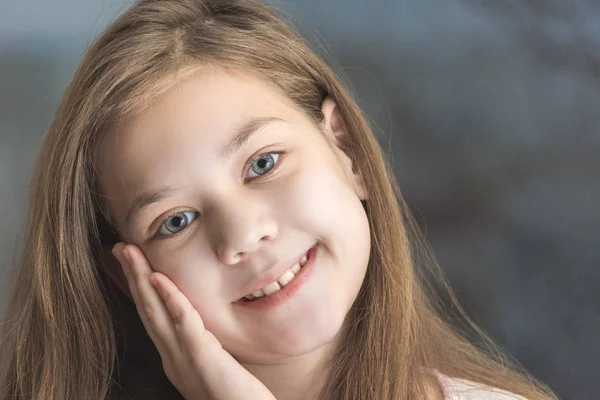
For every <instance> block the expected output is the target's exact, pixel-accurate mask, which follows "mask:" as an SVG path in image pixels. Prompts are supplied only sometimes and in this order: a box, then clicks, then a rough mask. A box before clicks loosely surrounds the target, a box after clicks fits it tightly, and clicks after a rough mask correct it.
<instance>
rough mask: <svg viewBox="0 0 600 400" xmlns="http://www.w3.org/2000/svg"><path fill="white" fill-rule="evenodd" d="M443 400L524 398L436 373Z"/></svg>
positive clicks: (516, 399)
mask: <svg viewBox="0 0 600 400" xmlns="http://www.w3.org/2000/svg"><path fill="white" fill-rule="evenodd" d="M437 375H438V377H439V380H440V382H441V384H442V389H443V390H444V399H445V400H526V399H525V398H524V397H522V396H518V395H516V394H514V393H510V392H507V391H504V390H500V389H496V388H493V387H490V386H485V385H483V384H480V383H475V382H471V381H468V380H465V379H458V378H452V377H449V376H446V375H443V374H440V373H439V372H438V373H437Z"/></svg>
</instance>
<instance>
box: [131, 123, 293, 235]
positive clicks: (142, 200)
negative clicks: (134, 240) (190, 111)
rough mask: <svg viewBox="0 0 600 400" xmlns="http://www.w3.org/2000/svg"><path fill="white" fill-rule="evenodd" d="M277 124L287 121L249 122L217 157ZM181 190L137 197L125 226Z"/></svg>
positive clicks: (231, 153)
mask: <svg viewBox="0 0 600 400" xmlns="http://www.w3.org/2000/svg"><path fill="white" fill-rule="evenodd" d="M276 122H285V120H283V119H281V118H277V117H259V118H252V119H250V120H248V121H247V122H246V123H244V125H242V126H241V127H240V128H238V129H237V130H236V134H235V135H234V137H233V138H232V139H231V140H230V141H229V142H227V144H225V146H223V147H222V148H221V149H220V150H219V151H218V152H217V157H218V158H219V159H227V158H229V157H231V156H232V155H233V154H235V153H236V152H237V151H239V150H240V149H241V148H242V147H244V145H245V144H246V143H248V141H249V140H250V138H251V137H252V135H253V134H255V133H257V132H258V131H260V130H262V129H263V128H266V127H267V126H269V125H271V124H273V123H276ZM179 190H180V189H179V188H173V187H164V188H161V189H156V190H152V191H150V192H146V193H142V194H140V195H138V196H136V198H135V199H134V200H133V202H132V203H131V206H130V207H129V210H128V211H127V215H126V217H125V225H126V226H128V225H129V224H130V223H131V221H132V220H133V219H134V218H136V217H137V216H138V214H139V213H140V211H142V210H143V209H144V208H146V207H148V206H150V205H152V204H156V203H159V202H161V201H163V200H164V199H165V198H167V197H169V196H170V195H171V194H173V193H175V192H177V191H179Z"/></svg>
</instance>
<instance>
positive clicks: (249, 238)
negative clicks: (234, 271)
mask: <svg viewBox="0 0 600 400" xmlns="http://www.w3.org/2000/svg"><path fill="white" fill-rule="evenodd" d="M268 208H269V207H268V206H266V204H265V203H264V202H263V203H261V202H253V201H252V200H251V199H249V198H245V199H244V202H242V203H241V205H240V201H239V200H238V201H232V202H229V203H227V204H225V205H223V204H222V205H221V207H219V211H218V212H215V214H214V215H215V217H216V218H215V221H214V225H213V227H212V228H213V229H214V232H213V234H214V235H215V237H217V238H218V239H217V240H218V241H217V245H216V252H217V255H218V257H219V259H220V260H221V262H222V263H223V264H225V265H235V264H237V263H239V262H242V261H245V260H246V259H247V258H248V257H249V256H250V255H251V254H252V253H254V252H256V251H258V250H259V249H261V248H262V247H264V246H265V245H267V244H268V243H269V242H272V241H273V240H275V238H276V237H277V225H276V223H275V221H274V220H273V218H272V217H271V215H270V213H269V212H268Z"/></svg>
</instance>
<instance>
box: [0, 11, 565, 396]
mask: <svg viewBox="0 0 600 400" xmlns="http://www.w3.org/2000/svg"><path fill="white" fill-rule="evenodd" d="M199 64H201V65H207V64H210V65H215V66H222V67H231V68H240V69H243V70H246V71H249V72H251V73H253V74H255V75H256V76H257V77H259V78H260V79H263V80H264V81H266V82H268V83H269V84H272V85H273V86H274V87H276V88H278V89H279V90H281V92H282V93H284V94H285V95H287V96H288V97H289V98H290V99H292V100H293V101H294V103H295V104H296V105H297V106H298V107H299V108H300V109H302V110H303V111H304V112H305V113H306V114H307V115H308V116H309V117H310V118H312V119H313V120H314V122H315V123H319V122H320V121H321V120H322V114H321V112H320V106H321V103H322V101H323V99H324V98H325V96H327V95H328V96H331V97H332V98H333V99H334V100H335V101H336V103H337V104H338V106H339V111H340V114H341V116H342V118H343V120H344V122H345V124H346V126H347V128H348V131H349V133H350V137H349V140H348V142H347V143H344V144H343V146H344V150H345V151H346V152H347V154H348V155H349V156H350V157H351V159H352V160H353V162H354V165H356V166H357V168H358V170H359V171H360V173H361V174H362V176H363V178H364V181H365V184H366V186H367V191H368V193H371V194H375V195H370V197H369V199H368V200H367V201H366V203H365V210H366V212H367V216H368V220H369V223H370V226H371V231H372V246H371V248H372V250H371V256H370V261H369V265H368V268H367V274H366V277H365V281H364V283H363V286H362V288H361V290H360V293H359V295H358V297H357V299H356V301H355V304H354V307H353V309H352V311H351V312H352V313H353V314H354V323H353V324H352V325H351V327H350V329H349V332H348V335H347V337H346V338H345V343H343V344H342V345H341V346H340V347H339V349H338V351H337V353H336V354H335V357H334V359H333V361H332V364H331V368H330V372H329V375H328V377H327V381H326V384H325V387H324V389H323V391H322V393H321V399H346V400H350V399H373V400H382V399H390V400H391V399H419V398H425V397H426V393H428V392H427V389H428V386H427V379H428V373H429V372H430V371H432V370H437V371H439V372H441V373H443V374H446V375H449V376H453V377H458V378H466V379H470V380H473V381H476V382H480V383H482V384H486V385H491V386H494V387H498V388H502V389H506V390H509V391H511V392H514V393H517V394H520V395H523V396H524V397H526V398H528V399H530V400H542V399H555V397H554V395H553V394H552V393H551V391H550V390H549V389H548V388H547V387H546V386H544V385H543V384H540V383H539V382H537V381H536V380H535V379H533V378H532V377H531V376H529V375H528V374H526V373H525V372H524V371H523V370H522V369H520V368H518V367H517V366H515V365H512V364H511V363H510V362H509V361H508V360H507V358H506V357H505V356H503V355H502V352H501V351H500V350H499V349H498V348H497V347H496V346H495V345H494V344H493V343H492V342H491V340H490V339H489V338H488V337H487V336H486V335H485V334H484V333H483V332H482V331H481V330H480V329H479V328H477V326H476V325H475V324H473V323H472V322H471V321H470V320H469V318H468V317H467V316H466V314H465V313H464V311H463V310H462V308H461V307H460V305H459V303H458V301H457V300H456V298H455V297H454V296H453V294H452V292H451V290H450V289H449V288H448V286H447V284H446V281H445V279H444V277H443V275H442V273H441V271H440V269H439V267H438V266H437V263H436V262H435V260H434V258H433V257H432V256H431V252H430V250H429V249H428V247H427V244H426V243H425V241H424V240H423V238H422V236H421V235H420V234H419V232H418V229H417V228H416V225H415V223H414V221H413V219H412V217H411V214H410V212H409V210H408V208H407V206H406V204H405V203H404V201H403V199H402V196H401V194H400V190H399V187H398V185H397V183H396V181H395V179H394V174H393V170H392V169H391V167H390V164H389V163H388V162H387V161H386V158H385V155H384V153H383V151H382V150H381V148H380V146H379V144H378V142H377V140H376V138H375V136H374V135H373V133H372V131H371V129H370V127H369V125H368V123H367V122H366V120H365V117H364V116H363V114H362V112H361V110H360V109H359V107H358V106H357V104H356V102H355V101H354V99H353V98H352V96H351V94H350V93H349V91H348V90H347V88H346V87H345V86H344V85H343V83H342V82H341V80H340V79H339V78H338V77H337V76H336V75H335V74H334V73H333V72H332V70H331V69H330V68H329V67H328V66H327V65H326V64H325V62H324V61H322V59H321V58H319V57H318V56H317V55H316V54H315V53H314V52H313V51H311V50H310V48H309V46H308V45H307V44H306V43H305V42H304V41H303V40H302V39H301V38H300V36H299V35H298V33H297V32H296V30H294V28H293V27H292V26H291V24H289V23H288V22H286V21H285V19H283V18H282V17H281V16H278V15H277V14H276V13H275V12H273V11H272V10H271V9H269V8H268V7H266V6H264V5H262V4H260V3H258V2H257V1H254V0H245V1H234V0H222V1H219V0H169V1H165V0H162V1H156V0H146V1H141V2H139V3H137V4H135V5H133V6H132V7H131V8H130V9H129V10H127V11H126V12H125V13H124V14H123V15H121V16H120V17H119V18H118V19H117V20H116V21H115V22H113V23H112V24H111V25H109V26H108V27H107V28H106V29H105V31H104V32H103V33H102V34H101V35H100V36H99V37H98V38H97V39H96V41H95V42H94V43H93V44H92V45H91V46H90V48H89V49H88V51H87V52H86V54H85V55H84V57H83V58H82V60H81V62H80V64H79V66H78V68H77V70H76V73H75V75H74V77H73V79H72V82H71V83H70V85H69V87H68V88H67V90H66V93H65V95H64V97H63V99H62V102H61V104H60V106H59V108H58V110H57V113H56V116H55V119H54V121H53V123H52V125H51V126H50V129H49V131H48V132H47V134H46V136H45V138H44V141H43V144H42V147H41V151H40V153H39V155H38V158H37V163H36V165H35V169H34V174H33V179H32V182H31V192H30V198H29V207H30V212H29V214H28V217H27V222H26V230H25V241H24V248H23V252H22V257H21V259H20V260H19V262H20V265H19V268H18V270H17V275H16V277H15V282H14V284H13V288H12V297H11V299H10V302H9V306H8V308H7V311H6V316H5V322H4V326H3V328H4V330H3V336H2V353H1V354H2V360H3V362H4V367H3V368H2V371H3V372H4V376H3V381H2V397H1V398H2V399H16V398H19V399H45V400H46V399H48V400H49V399H57V400H58V399H61V400H62V399H103V398H107V397H109V396H110V393H111V387H112V385H113V383H114V382H113V380H112V379H113V378H112V376H113V373H114V369H115V368H117V369H118V361H119V360H118V359H117V357H116V349H117V345H118V343H117V342H118V340H117V337H116V335H115V326H114V323H113V314H112V309H111V307H110V306H109V301H108V289H107V286H106V285H105V284H104V280H103V277H104V276H105V275H106V274H105V272H106V271H105V267H104V261H103V256H102V254H103V248H104V247H106V246H110V245H111V241H113V243H114V240H117V239H116V237H115V236H111V235H112V233H113V232H112V231H111V230H110V221H108V220H107V219H106V218H105V216H104V214H103V213H102V212H101V210H102V201H101V200H99V198H98V195H97V194H96V192H95V187H96V186H95V175H94V154H95V149H96V145H97V143H98V140H99V138H101V137H102V135H103V134H105V133H106V132H107V131H108V130H109V129H110V127H111V125H112V124H113V123H114V122H115V121H118V120H119V119H120V118H124V117H126V116H131V115H133V114H135V113H137V112H139V111H141V110H143V109H144V108H145V107H147V106H148V105H149V104H150V103H151V102H152V100H153V99H154V98H156V97H157V96H159V95H160V94H161V93H163V92H164V91H166V90H168V89H169V88H170V87H171V86H172V85H173V84H174V83H175V82H176V78H174V77H176V76H177V75H178V74H180V73H182V71H184V70H186V69H189V68H192V67H193V66H194V65H199ZM107 227H108V228H107ZM440 293H443V294H444V296H440V295H439V294H440ZM443 304H449V307H443V306H442V305H443ZM449 310H452V312H453V313H454V314H453V315H456V316H458V317H460V320H461V321H463V322H465V324H464V326H463V328H462V329H459V328H458V327H457V326H456V325H454V326H453V325H450V324H449V323H448V321H447V320H448V316H449ZM474 340H475V341H477V343H478V345H477V346H475V345H473V344H472V342H473V341H474Z"/></svg>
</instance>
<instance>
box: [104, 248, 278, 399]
mask: <svg viewBox="0 0 600 400" xmlns="http://www.w3.org/2000/svg"><path fill="white" fill-rule="evenodd" d="M113 254H114V256H115V257H116V258H117V259H118V260H119V262H120V263H121V266H122V268H123V272H124V273H125V276H126V277H127V281H128V285H129V290H130V292H131V295H132V297H133V299H134V301H135V305H136V308H137V311H138V313H139V315H140V317H141V319H142V322H143V323H144V327H145V328H146V331H147V332H148V335H149V336H150V338H151V339H152V342H154V345H155V346H156V348H157V349H158V352H159V353H160V357H161V359H162V364H163V368H164V370H165V373H166V375H167V377H168V378H169V380H170V381H171V383H173V385H174V386H175V387H176V388H177V390H178V391H179V392H180V393H181V395H182V396H183V397H184V398H185V399H186V400H207V399H211V400H241V399H258V400H274V399H275V397H274V396H273V394H272V393H271V392H270V391H269V390H268V389H267V387H266V386H264V385H263V384H262V382H260V381H259V380H258V379H257V378H256V377H254V376H253V375H252V374H251V373H250V372H248V371H247V370H246V369H245V368H244V367H242V366H241V365H240V364H239V363H238V362H237V361H236V360H235V359H234V358H233V357H232V356H231V355H230V354H229V353H228V352H227V351H225V349H223V346H221V343H219V341H218V340H217V338H216V337H215V336H214V335H213V334H212V333H210V332H209V331H207V330H206V329H205V328H204V323H203V322H202V318H201V317H200V315H199V314H198V312H197V311H196V309H194V307H193V306H192V304H191V303H190V302H189V300H188V299H187V298H186V297H185V295H184V294H183V293H182V292H181V291H180V290H179V289H178V288H177V286H176V285H175V284H174V283H173V282H172V281H171V280H170V279H169V278H167V276H165V275H163V274H161V273H159V272H153V270H152V267H151V266H150V263H149V262H148V260H147V259H146V257H145V256H144V254H143V252H142V251H141V249H139V248H138V247H137V246H135V245H125V243H117V244H116V245H115V246H114V247H113Z"/></svg>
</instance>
